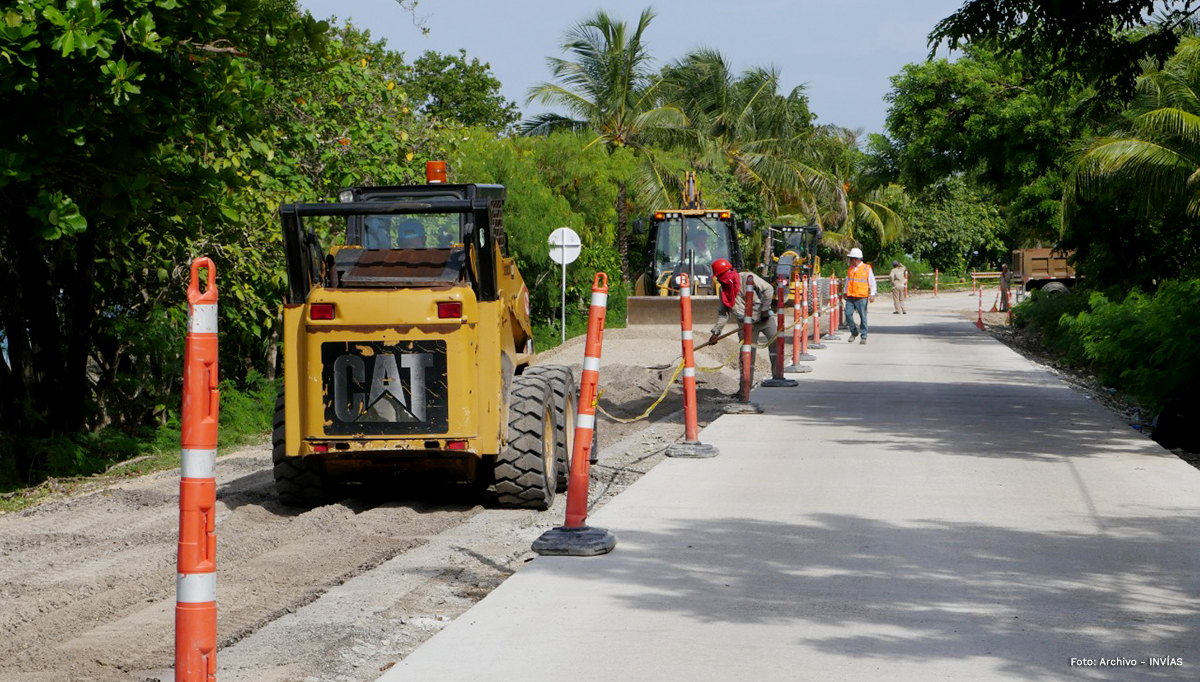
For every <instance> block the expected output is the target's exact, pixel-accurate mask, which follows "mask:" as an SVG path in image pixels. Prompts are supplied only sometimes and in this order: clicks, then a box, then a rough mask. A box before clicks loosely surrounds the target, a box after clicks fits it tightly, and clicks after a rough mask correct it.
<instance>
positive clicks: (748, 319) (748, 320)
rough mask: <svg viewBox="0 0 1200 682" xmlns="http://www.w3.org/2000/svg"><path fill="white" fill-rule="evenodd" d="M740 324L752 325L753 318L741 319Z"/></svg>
mask: <svg viewBox="0 0 1200 682" xmlns="http://www.w3.org/2000/svg"><path fill="white" fill-rule="evenodd" d="M742 324H754V318H753V317H750V316H749V315H747V316H745V317H743V318H742Z"/></svg>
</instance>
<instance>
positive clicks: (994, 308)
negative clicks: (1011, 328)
mask: <svg viewBox="0 0 1200 682" xmlns="http://www.w3.org/2000/svg"><path fill="white" fill-rule="evenodd" d="M999 306H1000V292H999V291H997V292H996V300H995V301H992V309H991V310H989V311H988V312H989V313H998V312H1000V307H999Z"/></svg>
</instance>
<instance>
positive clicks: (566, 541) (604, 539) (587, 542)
mask: <svg viewBox="0 0 1200 682" xmlns="http://www.w3.org/2000/svg"><path fill="white" fill-rule="evenodd" d="M616 546H617V536H615V535H613V534H612V533H610V532H608V531H606V530H604V529H603V528H593V527H591V526H582V527H580V528H567V527H565V526H559V527H558V528H551V529H550V530H548V531H546V532H545V533H542V536H541V537H539V538H538V539H537V540H534V541H533V551H535V552H537V553H538V554H541V555H542V556H599V555H601V554H608V553H609V552H611V551H613V548H614V547H616Z"/></svg>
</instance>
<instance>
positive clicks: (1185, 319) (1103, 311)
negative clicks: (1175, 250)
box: [1063, 280, 1200, 410]
mask: <svg viewBox="0 0 1200 682" xmlns="http://www.w3.org/2000/svg"><path fill="white" fill-rule="evenodd" d="M1089 305H1090V306H1091V311H1090V312H1089V311H1084V312H1081V313H1079V314H1077V315H1076V316H1074V317H1073V318H1064V320H1063V325H1064V326H1065V327H1066V328H1067V329H1069V330H1070V332H1071V333H1072V334H1074V335H1075V337H1076V338H1077V339H1078V341H1077V343H1078V345H1079V347H1080V352H1081V353H1082V355H1083V356H1084V357H1085V358H1086V360H1087V361H1088V362H1089V363H1090V364H1091V365H1092V366H1093V367H1094V368H1095V370H1096V372H1097V375H1098V376H1099V378H1100V380H1101V381H1103V382H1104V383H1105V384H1106V385H1109V386H1113V387H1116V388H1118V389H1121V390H1124V391H1128V392H1129V393H1130V394H1132V395H1133V396H1135V397H1136V398H1137V399H1138V400H1139V401H1140V402H1141V403H1142V404H1144V405H1146V406H1147V407H1149V408H1150V409H1152V410H1159V409H1161V408H1162V407H1163V406H1164V405H1166V404H1167V403H1169V402H1171V401H1172V400H1174V399H1177V398H1182V397H1184V395H1185V394H1186V393H1187V392H1188V391H1190V390H1191V389H1192V386H1191V384H1192V382H1193V380H1194V378H1195V377H1196V376H1197V375H1198V374H1200V360H1198V358H1197V354H1196V332H1195V330H1196V329H1197V325H1200V280H1190V281H1185V282H1178V281H1168V282H1164V283H1163V284H1162V285H1161V286H1160V287H1159V289H1158V291H1156V292H1155V293H1154V294H1153V295H1146V294H1143V293H1142V292H1140V291H1134V292H1132V293H1130V294H1129V295H1128V296H1127V297H1126V298H1125V300H1124V301H1121V302H1119V303H1117V302H1113V301H1109V300H1108V298H1107V297H1106V296H1104V295H1102V294H1092V296H1091V297H1090V299H1089Z"/></svg>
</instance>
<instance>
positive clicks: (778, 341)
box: [762, 278, 800, 388]
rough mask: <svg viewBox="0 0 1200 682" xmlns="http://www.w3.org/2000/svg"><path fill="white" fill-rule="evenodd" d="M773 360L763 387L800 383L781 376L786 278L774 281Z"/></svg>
mask: <svg viewBox="0 0 1200 682" xmlns="http://www.w3.org/2000/svg"><path fill="white" fill-rule="evenodd" d="M775 301H776V304H775V323H776V325H777V326H776V332H775V361H774V362H773V363H771V378H770V379H766V380H765V381H763V382H762V386H763V387H764V388H793V387H795V386H799V385H800V383H799V382H798V381H796V380H795V379H788V378H785V377H784V376H783V306H784V305H785V304H786V303H787V280H785V279H782V278H780V279H778V280H776V282H775Z"/></svg>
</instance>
